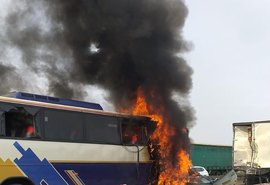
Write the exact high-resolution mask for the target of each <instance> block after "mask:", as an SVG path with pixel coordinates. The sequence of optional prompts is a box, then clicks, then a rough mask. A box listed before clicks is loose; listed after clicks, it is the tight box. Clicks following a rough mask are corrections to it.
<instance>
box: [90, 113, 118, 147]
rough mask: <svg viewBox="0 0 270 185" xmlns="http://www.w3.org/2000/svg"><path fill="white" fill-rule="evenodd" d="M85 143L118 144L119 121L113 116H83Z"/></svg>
mask: <svg viewBox="0 0 270 185" xmlns="http://www.w3.org/2000/svg"><path fill="white" fill-rule="evenodd" d="M85 128H86V129H85V130H86V141H87V142H91V143H104V144H120V143H121V139H120V132H119V119H118V118H116V117H113V116H104V115H93V114H86V115H85Z"/></svg>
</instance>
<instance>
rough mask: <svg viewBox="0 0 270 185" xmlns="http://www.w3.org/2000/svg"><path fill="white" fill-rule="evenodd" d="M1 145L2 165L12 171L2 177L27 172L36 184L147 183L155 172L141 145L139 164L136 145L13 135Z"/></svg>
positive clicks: (0, 143) (97, 184) (109, 184)
mask: <svg viewBox="0 0 270 185" xmlns="http://www.w3.org/2000/svg"><path fill="white" fill-rule="evenodd" d="M0 146H1V147H2V149H1V150H0V169H1V171H8V173H7V174H6V176H3V177H1V176H0V177H1V179H0V181H3V180H4V179H6V178H8V177H10V176H13V177H14V176H26V177H28V178H29V179H31V180H32V181H33V182H34V183H35V184H57V185H65V184H92V185H103V184H104V185H115V184H143V185H145V184H149V183H148V180H149V178H150V176H151V161H149V159H148V160H147V158H148V155H146V154H147V152H146V151H147V147H141V148H140V149H141V151H140V156H139V161H140V163H139V164H138V163H137V160H138V158H137V157H138V156H137V154H136V151H137V149H136V147H124V146H119V145H104V144H103V145H99V144H82V143H66V142H48V141H29V140H17V141H16V140H11V139H0ZM1 161H2V162H1ZM8 163H11V165H9V167H8V165H4V164H8ZM10 166H12V167H13V171H14V173H9V172H11V167H10ZM14 169H15V170H14ZM18 173H19V174H18Z"/></svg>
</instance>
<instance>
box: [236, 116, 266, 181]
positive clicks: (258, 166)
mask: <svg viewBox="0 0 270 185" xmlns="http://www.w3.org/2000/svg"><path fill="white" fill-rule="evenodd" d="M269 143H270V120H266V121H251V122H242V123H233V167H234V170H235V171H244V172H245V173H246V179H245V180H246V184H247V185H250V184H252V185H253V184H262V183H268V184H269V181H270V155H269V154H270V147H269Z"/></svg>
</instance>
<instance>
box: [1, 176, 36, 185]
mask: <svg viewBox="0 0 270 185" xmlns="http://www.w3.org/2000/svg"><path fill="white" fill-rule="evenodd" d="M1 185H34V183H33V182H31V181H30V180H29V179H27V178H24V177H15V178H10V179H7V180H5V181H4V182H3V183H2V184H1Z"/></svg>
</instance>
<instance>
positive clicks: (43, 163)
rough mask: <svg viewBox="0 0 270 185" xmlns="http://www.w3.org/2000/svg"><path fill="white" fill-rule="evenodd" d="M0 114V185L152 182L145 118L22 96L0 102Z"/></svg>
mask: <svg viewBox="0 0 270 185" xmlns="http://www.w3.org/2000/svg"><path fill="white" fill-rule="evenodd" d="M14 97H15V98H14ZM0 108H1V127H0V128H1V130H0V134H1V136H0V143H1V144H0V145H1V146H2V149H1V151H0V169H1V174H0V182H1V183H0V184H1V185H2V184H3V185H11V184H19V185H31V184H32V185H34V184H57V185H61V184H94V185H95V184H96V185H115V184H118V185H120V184H129V185H130V184H131V185H134V184H141V185H146V184H153V182H154V181H153V179H154V178H156V174H157V173H154V171H153V170H155V169H154V166H153V164H154V163H153V160H152V156H151V152H150V150H151V148H149V137H150V135H151V133H152V132H153V130H154V128H155V124H156V123H155V122H154V121H152V120H150V118H148V117H144V116H132V115H128V114H120V113H111V112H105V111H103V110H102V108H101V106H100V105H98V104H94V103H88V102H81V101H76V100H71V99H62V98H56V97H49V96H42V95H36V94H29V93H23V92H16V93H14V94H13V98H10V97H0ZM29 126H32V127H33V132H32V135H31V136H26V135H25V134H23V132H24V128H27V127H29Z"/></svg>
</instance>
